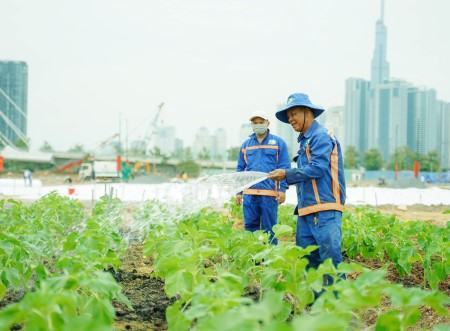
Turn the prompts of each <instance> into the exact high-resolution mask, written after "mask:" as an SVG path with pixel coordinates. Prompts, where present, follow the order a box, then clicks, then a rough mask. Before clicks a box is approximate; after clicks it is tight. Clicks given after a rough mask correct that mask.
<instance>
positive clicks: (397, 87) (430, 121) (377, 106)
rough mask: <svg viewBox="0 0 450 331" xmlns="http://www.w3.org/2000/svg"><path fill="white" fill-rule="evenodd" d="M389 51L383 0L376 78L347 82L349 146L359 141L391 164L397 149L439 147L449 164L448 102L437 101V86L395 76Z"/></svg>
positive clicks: (361, 148) (362, 148) (359, 147)
mask: <svg viewBox="0 0 450 331" xmlns="http://www.w3.org/2000/svg"><path fill="white" fill-rule="evenodd" d="M386 54H387V28H386V26H385V24H384V0H381V14H380V18H379V19H378V20H377V23H376V36H375V48H374V52H373V57H372V65H371V81H370V83H369V82H367V81H365V80H363V79H356V78H349V79H347V81H346V95H345V110H344V123H345V126H344V130H345V139H344V144H343V145H344V148H345V147H348V146H352V145H353V146H355V147H356V149H357V150H358V152H359V153H360V154H363V153H364V152H365V151H366V150H367V149H369V148H376V149H378V150H380V152H381V154H382V156H383V159H384V161H386V162H387V161H389V158H390V157H391V156H392V154H393V153H394V152H395V150H396V149H397V148H400V147H405V146H407V147H409V148H410V149H411V150H413V151H414V152H417V153H419V154H422V155H423V154H427V153H428V152H431V151H437V152H438V153H439V154H440V155H441V157H442V160H441V161H442V162H443V164H444V163H446V162H449V161H447V159H445V157H447V156H446V155H447V154H448V153H447V150H448V148H447V147H444V146H443V144H445V143H441V142H445V141H446V140H445V139H446V138H445V137H446V134H447V127H450V116H448V114H447V112H446V111H445V109H447V108H446V107H447V106H446V105H445V104H446V103H445V102H441V103H439V102H438V101H437V99H436V91H435V90H434V89H428V88H418V87H414V86H413V85H412V84H410V83H408V82H405V81H402V80H394V79H390V76H389V63H388V62H387V59H386Z"/></svg>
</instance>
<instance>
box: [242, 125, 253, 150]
mask: <svg viewBox="0 0 450 331" xmlns="http://www.w3.org/2000/svg"><path fill="white" fill-rule="evenodd" d="M252 133H253V130H252V126H251V125H250V123H244V124H242V125H241V128H240V129H239V146H240V144H242V142H243V141H244V140H245V139H247V138H248V136H250V135H251V134H252Z"/></svg>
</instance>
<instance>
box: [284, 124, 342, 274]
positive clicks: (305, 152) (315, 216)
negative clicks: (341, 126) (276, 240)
mask: <svg viewBox="0 0 450 331" xmlns="http://www.w3.org/2000/svg"><path fill="white" fill-rule="evenodd" d="M298 141H299V144H300V146H299V151H298V154H297V156H296V161H297V166H298V168H296V169H290V170H286V181H287V183H288V184H289V185H291V184H296V186H297V200H298V205H297V207H296V208H295V214H296V215H299V216H298V221H297V236H296V243H297V245H298V246H300V247H307V246H310V245H317V246H319V249H318V250H316V251H314V252H312V253H311V255H310V256H309V265H310V267H313V268H317V266H318V265H319V264H320V263H322V262H323V261H324V260H326V259H327V258H331V259H332V261H333V264H334V265H335V266H337V265H338V264H339V263H340V262H341V261H342V254H341V241H342V231H341V220H342V210H343V206H344V204H345V179H344V166H343V160H342V152H341V147H340V144H339V142H338V141H337V139H336V138H335V137H333V136H332V135H330V134H329V133H328V131H327V129H325V128H324V127H323V126H322V125H320V124H319V123H318V122H316V121H315V120H314V121H313V123H312V124H311V126H310V128H309V129H308V131H306V132H305V134H300V136H299V138H298Z"/></svg>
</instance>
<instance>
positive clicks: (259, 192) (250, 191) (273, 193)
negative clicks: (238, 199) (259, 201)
mask: <svg viewBox="0 0 450 331" xmlns="http://www.w3.org/2000/svg"><path fill="white" fill-rule="evenodd" d="M243 193H244V194H247V195H264V196H269V197H277V196H278V192H277V191H273V190H259V189H246V190H244V192H243Z"/></svg>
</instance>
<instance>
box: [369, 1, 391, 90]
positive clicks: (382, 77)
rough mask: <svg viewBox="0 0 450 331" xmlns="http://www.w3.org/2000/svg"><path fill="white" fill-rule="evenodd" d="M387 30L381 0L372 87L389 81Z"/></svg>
mask: <svg viewBox="0 0 450 331" xmlns="http://www.w3.org/2000/svg"><path fill="white" fill-rule="evenodd" d="M386 51H387V28H386V25H384V0H381V8H380V18H379V19H378V20H377V23H376V36H375V49H374V51H373V56H372V72H371V83H372V86H376V85H378V84H381V83H384V82H385V81H387V80H389V63H388V62H387V60H386Z"/></svg>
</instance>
